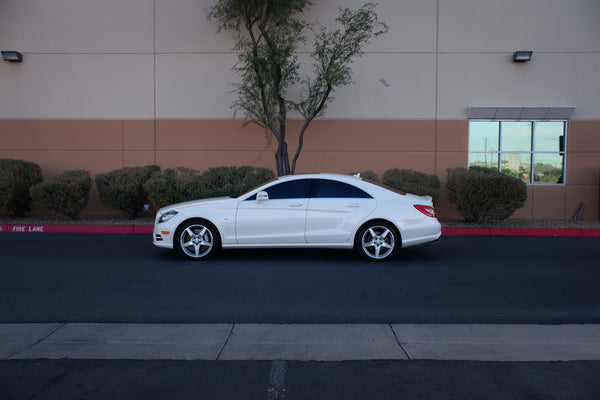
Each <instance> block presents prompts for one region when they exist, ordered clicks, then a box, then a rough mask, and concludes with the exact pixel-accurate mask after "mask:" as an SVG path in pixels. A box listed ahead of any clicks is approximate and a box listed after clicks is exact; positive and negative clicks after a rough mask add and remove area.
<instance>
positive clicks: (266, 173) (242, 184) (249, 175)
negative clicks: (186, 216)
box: [200, 166, 275, 197]
mask: <svg viewBox="0 0 600 400" xmlns="http://www.w3.org/2000/svg"><path fill="white" fill-rule="evenodd" d="M200 179H201V181H202V196H201V197H219V196H233V197H237V196H240V195H242V194H244V193H245V192H247V191H249V190H250V189H253V188H255V187H256V186H258V185H260V184H263V183H265V182H268V181H270V180H272V179H275V174H274V173H273V171H271V170H270V169H267V168H254V167H249V166H242V167H216V168H209V169H208V170H206V171H204V173H203V174H202V176H201V177H200Z"/></svg>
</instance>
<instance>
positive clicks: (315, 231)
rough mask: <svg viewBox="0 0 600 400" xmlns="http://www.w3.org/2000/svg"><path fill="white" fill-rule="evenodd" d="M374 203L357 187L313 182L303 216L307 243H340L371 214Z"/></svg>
mask: <svg viewBox="0 0 600 400" xmlns="http://www.w3.org/2000/svg"><path fill="white" fill-rule="evenodd" d="M376 207H377V201H376V200H375V199H374V198H372V197H371V196H370V195H369V194H368V193H367V192H365V191H363V190H362V189H360V188H357V187H356V186H353V185H350V184H347V183H344V182H339V181H335V180H330V179H315V182H314V192H313V196H312V197H311V199H310V201H309V203H308V210H307V214H306V241H307V242H308V243H343V242H346V241H348V240H349V239H350V235H351V234H352V231H353V230H354V228H355V227H356V225H357V224H358V223H359V222H361V221H362V220H364V219H365V218H366V217H367V216H368V215H369V214H371V213H372V212H373V211H374V210H375V208H376Z"/></svg>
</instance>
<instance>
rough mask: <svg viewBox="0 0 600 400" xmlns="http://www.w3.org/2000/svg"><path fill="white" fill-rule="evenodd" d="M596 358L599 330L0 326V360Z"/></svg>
mask: <svg viewBox="0 0 600 400" xmlns="http://www.w3.org/2000/svg"><path fill="white" fill-rule="evenodd" d="M36 358H46V359H60V358H73V359H135V360H155V359H169V360H280V359H281V360H301V361H308V360H316V361H342V360H376V359H395V360H416V359H437V360H480V361H573V360H600V324H596V325H594V324H583V325H476V324H475V325H469V324H465V325H450V324H449V325H445V324H443V325H433V324H420V325H415V324H316V325H312V324H307V325H277V324H93V323H90V324H86V323H66V324H62V323H42V324H0V359H1V360H13V359H36Z"/></svg>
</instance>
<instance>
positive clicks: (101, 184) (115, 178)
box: [96, 165, 160, 218]
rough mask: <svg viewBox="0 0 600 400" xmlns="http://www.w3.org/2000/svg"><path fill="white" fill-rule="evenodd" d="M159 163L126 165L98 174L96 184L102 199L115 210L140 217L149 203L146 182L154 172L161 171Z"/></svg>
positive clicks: (133, 216)
mask: <svg viewBox="0 0 600 400" xmlns="http://www.w3.org/2000/svg"><path fill="white" fill-rule="evenodd" d="M159 171H160V167H159V166H157V165H148V166H145V167H125V168H119V169H116V170H114V171H111V172H106V173H103V174H98V175H96V186H98V192H99V194H100V200H102V202H103V203H104V204H107V205H109V206H110V207H112V209H113V210H119V211H125V212H126V213H127V215H128V216H129V218H136V217H138V216H139V215H140V214H141V213H142V212H143V210H144V204H147V203H148V192H147V191H146V190H145V189H144V183H146V181H148V180H149V179H150V177H151V176H152V174H153V173H155V172H159Z"/></svg>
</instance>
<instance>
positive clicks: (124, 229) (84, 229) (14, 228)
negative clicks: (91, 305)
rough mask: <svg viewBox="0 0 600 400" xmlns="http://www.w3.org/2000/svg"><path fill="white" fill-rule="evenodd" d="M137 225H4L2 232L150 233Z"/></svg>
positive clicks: (150, 228)
mask: <svg viewBox="0 0 600 400" xmlns="http://www.w3.org/2000/svg"><path fill="white" fill-rule="evenodd" d="M135 227H136V225H2V229H1V230H0V231H1V232H20V233H134V232H137V233H148V232H152V227H148V229H149V230H144V229H138V230H137V231H136V228H135Z"/></svg>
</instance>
